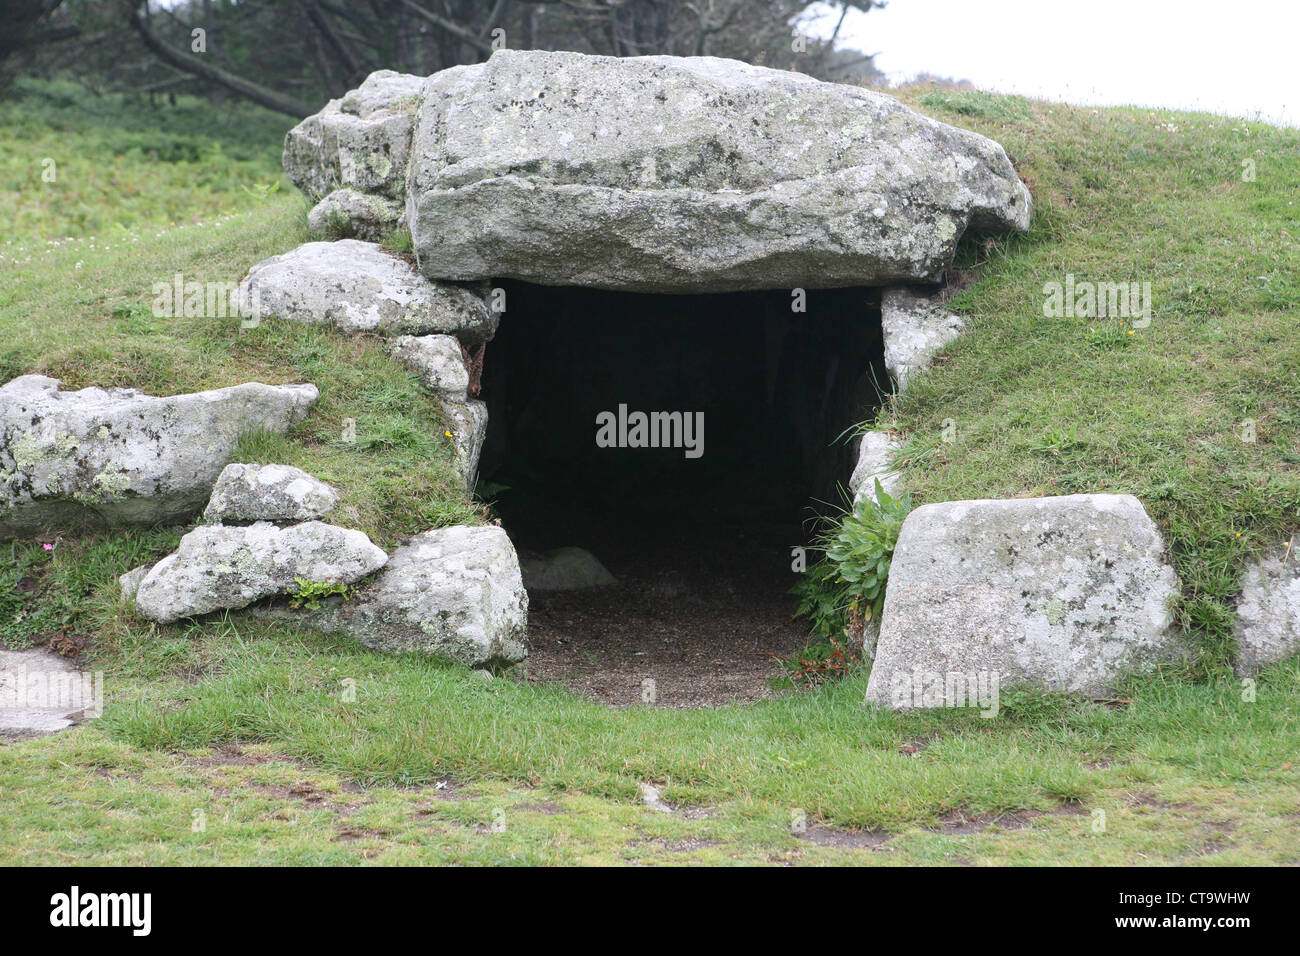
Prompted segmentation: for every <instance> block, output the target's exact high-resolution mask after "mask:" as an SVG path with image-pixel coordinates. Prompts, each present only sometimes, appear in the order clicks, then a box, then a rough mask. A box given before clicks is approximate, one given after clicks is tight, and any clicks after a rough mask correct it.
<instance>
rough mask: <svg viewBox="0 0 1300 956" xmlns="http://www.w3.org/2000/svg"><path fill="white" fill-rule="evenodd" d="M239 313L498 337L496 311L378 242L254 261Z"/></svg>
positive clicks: (316, 245)
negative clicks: (424, 273) (425, 275)
mask: <svg viewBox="0 0 1300 956" xmlns="http://www.w3.org/2000/svg"><path fill="white" fill-rule="evenodd" d="M235 298H236V308H238V309H240V310H242V311H241V314H245V313H251V314H254V315H257V316H259V317H262V316H274V317H276V318H280V319H285V320H287V321H290V322H305V323H308V324H313V325H333V326H335V327H336V328H338V329H339V330H341V331H343V332H377V333H379V334H380V335H427V334H429V333H431V332H448V333H454V334H457V335H460V336H461V337H463V338H465V339H467V340H481V339H488V338H491V337H492V333H493V332H494V331H495V330H496V323H497V319H498V316H497V314H496V313H494V312H491V311H489V310H488V308H487V306H486V304H485V303H484V301H483V298H482V297H481V296H479V295H477V294H476V293H475V292H473V291H471V290H470V289H467V288H462V287H461V286H454V285H445V284H442V283H436V282H430V281H429V280H428V279H425V278H423V277H422V276H421V275H420V274H419V273H418V272H416V271H415V269H414V268H413V267H412V266H411V265H410V264H409V263H408V262H406V261H405V260H403V259H399V258H398V257H397V256H393V255H389V254H388V253H387V252H385V251H384V250H383V249H381V248H380V247H379V245H377V244H376V243H373V242H361V241H359V240H357V239H340V240H338V241H337V242H308V243H305V244H303V245H301V246H299V247H298V248H297V249H294V250H292V251H291V252H286V253H284V254H283V255H279V256H272V257H271V258H269V259H264V260H263V261H261V262H259V263H258V264H257V265H255V266H253V267H252V268H251V269H250V270H249V272H248V275H247V276H246V277H245V278H244V280H243V281H242V282H241V283H240V284H239V289H238V292H237V294H236V297H235Z"/></svg>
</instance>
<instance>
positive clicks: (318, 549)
mask: <svg viewBox="0 0 1300 956" xmlns="http://www.w3.org/2000/svg"><path fill="white" fill-rule="evenodd" d="M387 560H388V555H387V554H385V553H384V551H383V549H382V548H380V547H378V546H377V545H375V544H374V543H372V542H371V540H370V539H369V538H368V537H367V536H366V535H365V533H364V532H361V531H353V530H350V529H348V528H339V527H335V526H334V525H329V524H324V523H322V522H320V521H308V522H305V523H303V524H296V525H293V526H291V527H288V528H277V527H276V526H275V525H273V524H270V523H268V522H264V521H259V522H258V523H256V524H251V525H247V526H232V525H204V526H201V527H198V528H195V529H194V530H193V531H191V532H190V533H189V534H187V535H185V537H183V538H181V543H180V547H179V548H177V550H176V553H175V554H170V555H168V556H167V557H165V558H163V559H162V560H161V561H159V562H158V563H157V564H155V565H154V566H153V567H152V568H150V570H149V573H148V574H146V575H145V577H144V580H143V581H141V582H140V586H139V587H138V588H137V589H136V592H135V608H136V610H137V611H138V612H139V613H140V614H142V615H143V616H144V617H147V618H150V619H151V620H154V621H163V622H168V621H176V620H179V619H181V618H184V617H194V616H196V615H199V614H207V613H208V612H209V611H219V610H235V609H237V608H242V607H247V606H248V605H250V604H252V603H253V602H254V601H257V600H260V599H261V598H265V597H271V596H272V595H275V594H285V593H288V592H290V591H292V590H293V589H294V588H295V587H296V586H297V584H298V580H299V579H302V580H304V581H310V582H312V583H314V584H354V583H356V582H357V581H360V580H361V579H362V578H364V577H365V576H366V575H368V574H372V573H374V572H375V571H378V570H379V569H380V568H382V567H383V566H384V564H385V562H386V561H387Z"/></svg>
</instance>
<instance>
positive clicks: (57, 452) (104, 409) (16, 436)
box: [0, 375, 317, 538]
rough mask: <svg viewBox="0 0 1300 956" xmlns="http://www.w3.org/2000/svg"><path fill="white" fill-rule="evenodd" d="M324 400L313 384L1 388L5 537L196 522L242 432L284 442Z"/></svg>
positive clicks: (27, 382)
mask: <svg viewBox="0 0 1300 956" xmlns="http://www.w3.org/2000/svg"><path fill="white" fill-rule="evenodd" d="M316 398H317V390H316V386H314V385H263V384H261V383H260V382H250V383H247V384H244V385H236V386H233V387H231V388H218V389H213V390H211V391H206V392H195V393H192V394H188V395H174V396H171V397H168V398H158V397H155V396H152V395H146V394H144V393H143V392H140V391H138V390H136V389H133V388H112V389H103V388H85V389H81V390H80V391H75V392H71V391H64V390H63V387H62V383H60V382H59V381H58V380H57V379H53V378H47V377H46V376H44V375H24V376H22V377H20V378H16V379H14V380H13V381H12V382H9V383H8V384H7V385H5V386H4V387H3V388H0V538H12V537H16V536H19V535H24V534H31V533H35V532H37V531H40V530H42V529H46V528H49V527H52V526H57V525H62V524H73V523H82V522H87V521H90V522H94V523H102V524H154V523H157V522H162V521H171V520H175V519H178V518H182V517H186V516H188V515H192V514H194V513H195V512H197V511H198V510H199V509H200V508H202V507H203V503H204V502H205V501H206V500H207V498H208V495H209V493H210V492H211V490H212V482H213V481H214V480H215V479H216V477H217V475H218V474H219V473H220V472H221V469H222V468H224V467H225V465H226V463H227V462H228V461H230V458H231V455H233V454H234V450H235V445H236V443H237V442H238V440H239V436H240V435H241V434H243V433H245V432H248V431H251V430H253V429H265V430H268V431H271V432H276V433H279V434H283V433H285V432H287V431H288V430H289V428H290V427H292V426H293V425H295V424H297V423H298V422H300V421H301V420H302V419H303V418H304V417H305V416H306V415H307V412H308V410H310V408H311V406H312V404H313V403H314V402H315V401H316Z"/></svg>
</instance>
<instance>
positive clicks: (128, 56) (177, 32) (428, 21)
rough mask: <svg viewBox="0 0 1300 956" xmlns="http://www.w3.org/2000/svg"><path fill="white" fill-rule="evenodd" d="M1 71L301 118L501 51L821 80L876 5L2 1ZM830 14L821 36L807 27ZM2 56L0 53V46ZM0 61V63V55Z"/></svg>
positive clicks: (795, 0) (843, 63)
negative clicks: (364, 84)
mask: <svg viewBox="0 0 1300 956" xmlns="http://www.w3.org/2000/svg"><path fill="white" fill-rule="evenodd" d="M12 5H14V6H16V7H18V8H21V10H22V11H23V17H22V18H20V19H19V21H18V22H19V26H20V29H19V30H18V31H17V33H16V34H14V36H15V37H16V39H13V38H11V39H7V40H6V41H5V45H0V64H3V65H4V67H5V68H7V69H9V70H10V71H11V72H17V71H27V72H33V73H40V74H44V75H53V74H57V73H62V72H74V73H75V75H76V76H77V78H78V79H81V80H82V81H83V82H87V83H88V84H89V85H90V86H91V87H92V88H94V89H100V88H102V89H108V90H113V91H132V92H144V93H149V94H151V95H155V94H157V93H159V92H166V93H176V92H188V93H197V94H200V95H208V96H218V97H220V96H239V97H243V98H246V99H249V100H252V101H253V102H256V103H259V104H261V105H262V106H265V107H268V108H270V109H274V110H278V111H279V112H282V113H287V114H289V115H291V116H295V117H301V116H305V115H307V114H308V113H312V112H315V111H316V109H318V108H319V104H320V102H321V100H323V99H325V98H328V97H338V96H341V95H342V94H343V93H345V92H346V91H348V90H349V89H352V88H353V87H355V86H357V85H358V84H359V83H360V82H361V81H362V80H363V79H364V78H365V77H366V76H367V75H368V74H369V73H371V72H372V71H374V70H377V69H393V70H399V71H401V72H405V73H417V74H428V73H433V72H436V71H437V70H441V69H445V68H447V67H450V66H456V65H458V64H464V63H476V62H481V61H482V60H485V59H487V58H488V56H490V55H491V54H492V52H493V51H494V50H495V49H498V48H500V47H502V46H505V47H510V48H514V49H541V50H576V51H579V52H583V53H596V54H605V55H610V56H642V55H652V54H669V55H679V56H724V57H732V58H735V59H739V60H744V61H746V62H749V63H761V64H763V65H765V66H770V67H775V68H778V69H790V70H798V71H800V72H805V73H809V74H811V75H814V76H818V77H822V78H828V79H846V80H853V81H863V80H868V81H869V80H873V79H876V78H878V77H879V74H878V73H877V72H876V70H875V67H874V66H873V65H872V62H871V56H870V55H865V54H863V53H861V52H859V51H848V50H841V49H838V48H837V46H836V44H837V40H838V37H839V31H840V26H841V25H842V24H843V22H844V18H845V17H846V16H847V15H848V13H849V12H850V11H851V10H854V9H856V10H861V11H864V12H865V11H869V10H871V9H873V8H876V7H881V6H883V5H884V4H883V3H881V2H880V0H840V2H834V3H825V2H818V0H178V2H170V0H164V2H159V0H152V2H136V0H62V2H60V0H12ZM826 9H830V10H831V11H832V12H833V14H834V15H835V16H836V17H837V22H836V25H835V27H834V31H833V33H832V34H831V35H830V36H829V37H828V38H826V39H824V40H817V39H813V38H811V37H807V36H803V35H801V34H800V32H799V31H800V26H801V24H804V23H806V21H807V20H808V18H809V17H811V16H813V15H815V14H817V13H819V12H824V11H825V10H826ZM6 47H7V49H6ZM7 54H8V58H7V60H6V55H7Z"/></svg>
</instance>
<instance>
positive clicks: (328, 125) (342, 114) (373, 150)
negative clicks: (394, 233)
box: [283, 70, 424, 200]
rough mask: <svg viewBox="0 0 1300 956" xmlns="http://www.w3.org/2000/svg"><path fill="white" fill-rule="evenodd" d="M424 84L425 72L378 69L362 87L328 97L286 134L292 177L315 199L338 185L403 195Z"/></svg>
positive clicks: (287, 167) (288, 168)
mask: <svg viewBox="0 0 1300 956" xmlns="http://www.w3.org/2000/svg"><path fill="white" fill-rule="evenodd" d="M423 84H424V78H423V77H419V76H411V75H409V74H405V73H395V72H393V71H392V70H378V71H376V72H374V73H371V74H370V76H368V77H367V78H366V80H365V82H364V83H362V84H361V86H360V87H359V88H358V89H355V90H353V91H352V92H350V93H348V94H347V95H346V96H344V97H343V98H342V99H338V100H330V101H329V103H328V104H327V105H326V106H325V108H324V109H323V110H321V111H320V112H319V113H316V114H314V115H312V116H309V117H307V118H306V119H305V120H303V121H302V122H301V123H299V124H298V125H297V126H295V127H294V128H293V129H291V130H290V131H289V133H288V135H286V136H285V138H284V155H283V163H284V170H285V172H286V173H287V174H288V176H289V179H290V180H291V181H292V182H293V184H294V185H295V186H297V187H298V188H299V189H301V190H302V191H303V192H305V193H307V195H309V196H311V197H312V198H313V199H320V198H321V197H323V196H325V195H326V194H327V193H329V192H331V191H332V190H334V189H336V188H338V187H340V186H344V187H350V188H353V189H355V190H357V191H359V192H369V193H378V194H380V195H385V196H388V197H389V198H390V199H397V200H400V199H402V195H403V192H402V190H403V187H404V185H405V183H406V166H407V158H408V155H409V151H410V145H411V124H412V121H413V119H414V116H415V106H416V103H417V102H418V100H419V98H420V89H421V87H422V86H423Z"/></svg>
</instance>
